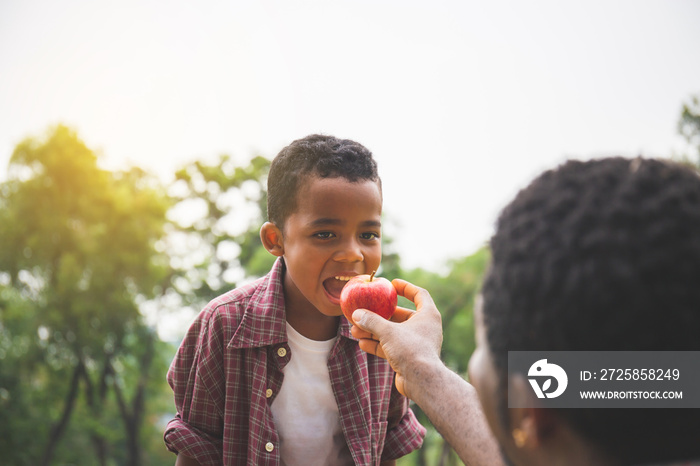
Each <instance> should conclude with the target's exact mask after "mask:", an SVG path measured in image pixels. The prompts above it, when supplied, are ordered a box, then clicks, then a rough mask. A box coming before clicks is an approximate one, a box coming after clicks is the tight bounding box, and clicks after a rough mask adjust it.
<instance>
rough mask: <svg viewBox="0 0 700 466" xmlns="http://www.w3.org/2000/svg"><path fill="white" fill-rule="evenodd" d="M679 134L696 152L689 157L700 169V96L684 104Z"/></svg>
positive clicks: (679, 123)
mask: <svg viewBox="0 0 700 466" xmlns="http://www.w3.org/2000/svg"><path fill="white" fill-rule="evenodd" d="M678 132H679V133H680V134H681V135H682V136H683V137H684V138H685V140H686V141H687V142H688V144H689V145H690V146H691V148H692V149H691V150H694V152H695V154H693V156H691V157H689V158H690V160H691V161H692V163H693V164H694V165H695V166H696V167H700V95H695V96H692V97H691V98H690V99H689V100H688V102H686V103H684V104H683V109H682V110H681V117H680V119H679V121H678Z"/></svg>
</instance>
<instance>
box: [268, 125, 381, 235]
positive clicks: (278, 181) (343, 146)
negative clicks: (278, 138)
mask: <svg viewBox="0 0 700 466" xmlns="http://www.w3.org/2000/svg"><path fill="white" fill-rule="evenodd" d="M310 176H317V177H320V178H335V177H341V178H345V179H347V180H349V181H352V182H356V181H360V180H370V181H376V182H378V183H379V189H380V192H381V180H380V178H379V174H378V172H377V163H376V161H375V160H374V159H373V158H372V153H371V152H370V151H369V150H368V149H367V148H366V147H365V146H363V145H362V144H359V143H357V142H355V141H351V140H349V139H338V138H336V137H333V136H326V135H321V134H312V135H309V136H306V137H305V138H302V139H297V140H296V141H294V142H292V143H291V144H289V145H288V146H287V147H285V148H284V149H282V150H281V151H280V153H279V154H277V157H275V158H274V160H273V161H272V164H271V165H270V172H269V174H268V177H267V218H268V220H269V221H270V222H272V223H274V224H275V225H277V227H278V228H280V229H284V222H285V221H286V220H287V217H289V215H291V214H292V213H293V212H294V210H295V209H296V202H297V199H296V197H297V193H298V192H299V188H300V187H301V185H302V183H303V181H304V180H305V179H306V178H307V177H310Z"/></svg>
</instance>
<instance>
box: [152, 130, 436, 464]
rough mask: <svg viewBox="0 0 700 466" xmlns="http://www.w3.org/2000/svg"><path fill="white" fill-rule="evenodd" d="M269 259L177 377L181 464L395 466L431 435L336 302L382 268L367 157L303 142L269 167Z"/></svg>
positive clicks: (214, 307)
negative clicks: (356, 280)
mask: <svg viewBox="0 0 700 466" xmlns="http://www.w3.org/2000/svg"><path fill="white" fill-rule="evenodd" d="M267 204H268V218H269V222H267V223H265V224H264V225H263V226H262V228H261V230H260V238H261V240H262V243H263V245H264V247H265V248H266V249H267V250H268V251H269V252H270V253H271V254H273V255H275V256H277V257H278V259H277V260H276V262H275V265H274V266H273V268H272V270H271V271H270V273H269V274H268V275H267V276H265V277H263V278H261V279H259V280H257V281H255V282H254V283H252V284H250V285H247V286H244V287H241V288H239V289H236V290H233V291H231V292H229V293H226V294H224V295H222V296H220V297H218V298H216V299H214V300H213V301H212V302H211V303H210V304H209V305H208V306H207V307H206V308H205V309H204V310H203V311H202V313H200V315H199V316H198V317H197V319H196V320H195V322H194V323H193V324H192V326H191V328H190V330H189V331H188V333H187V335H186V336H185V339H184V340H183V342H182V344H181V346H180V349H179V350H178V353H177V355H176V357H175V359H174V360H173V363H172V365H171V367H170V371H169V372H168V381H169V383H170V385H171V387H172V388H173V391H174V394H175V404H176V407H177V411H178V414H177V417H176V418H175V419H173V420H172V421H171V422H170V423H169V424H168V427H167V429H166V432H165V442H166V444H167V446H168V448H169V449H170V450H171V451H174V452H175V453H178V458H177V462H176V464H178V465H185V464H202V465H204V464H207V465H208V464H226V465H239V464H248V465H277V464H287V465H294V464H298V465H305V466H306V465H314V464H318V465H329V464H338V465H346V464H347V465H351V464H358V465H377V464H380V461H381V462H383V463H382V464H393V460H394V459H395V458H398V457H400V456H403V455H405V454H407V453H409V452H411V451H413V450H414V449H416V448H419V447H420V445H421V444H422V440H423V436H424V435H425V429H424V428H423V427H422V426H421V425H420V424H418V422H417V421H416V418H415V416H414V414H413V412H412V411H411V410H410V409H409V408H408V401H407V399H406V398H404V397H403V396H401V395H400V394H399V393H398V392H397V390H396V388H395V387H394V386H393V371H392V370H391V367H390V366H389V365H388V363H387V362H386V361H384V360H383V359H380V358H377V357H375V356H372V355H367V354H366V353H364V352H363V351H361V350H360V349H359V348H358V345H357V342H356V341H355V340H354V339H352V337H351V335H350V325H349V323H348V322H347V321H346V320H345V319H344V318H341V317H340V316H342V312H341V310H340V305H339V296H340V291H341V290H342V287H343V285H344V284H345V282H346V281H347V280H348V279H349V278H350V277H352V276H354V275H358V274H364V273H371V272H372V271H373V270H377V268H378V267H379V262H380V260H381V239H380V237H381V210H382V191H381V181H380V179H379V176H378V174H377V166H376V162H375V161H374V160H373V158H372V154H371V153H370V152H369V151H368V150H367V149H366V148H365V147H363V146H362V145H360V144H358V143H356V142H353V141H349V140H339V139H336V138H334V137H331V136H321V135H311V136H308V137H306V138H304V139H300V140H297V141H294V142H293V143H292V144H290V145H289V146H288V147H286V148H284V149H283V150H282V151H281V152H280V153H279V154H278V155H277V157H275V159H274V160H273V162H272V165H271V167H270V173H269V176H268V201H267Z"/></svg>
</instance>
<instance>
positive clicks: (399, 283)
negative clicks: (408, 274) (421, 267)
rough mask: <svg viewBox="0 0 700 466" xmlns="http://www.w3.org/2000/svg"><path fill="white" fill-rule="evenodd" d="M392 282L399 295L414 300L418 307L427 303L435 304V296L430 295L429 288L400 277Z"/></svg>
mask: <svg viewBox="0 0 700 466" xmlns="http://www.w3.org/2000/svg"><path fill="white" fill-rule="evenodd" d="M391 283H392V285H394V288H395V289H396V293H397V294H398V295H399V296H403V297H404V298H406V299H408V300H410V301H412V302H413V304H415V305H416V307H417V308H418V309H420V308H421V307H423V306H426V305H433V298H431V297H430V293H428V291H427V290H424V289H423V288H421V287H418V286H416V285H414V284H413V283H409V282H407V281H406V280H402V279H400V278H395V279H393V280H392V281H391Z"/></svg>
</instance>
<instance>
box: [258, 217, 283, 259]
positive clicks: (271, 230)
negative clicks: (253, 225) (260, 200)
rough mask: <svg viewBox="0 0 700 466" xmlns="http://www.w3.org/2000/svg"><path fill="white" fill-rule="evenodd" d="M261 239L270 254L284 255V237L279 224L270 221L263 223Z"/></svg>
mask: <svg viewBox="0 0 700 466" xmlns="http://www.w3.org/2000/svg"><path fill="white" fill-rule="evenodd" d="M260 239H261V240H262V244H263V246H265V249H267V251H268V252H269V253H270V254H272V255H273V256H277V257H281V256H283V255H284V238H283V236H282V230H280V229H279V228H278V227H277V225H275V224H274V223H270V222H265V223H263V226H262V227H261V228H260Z"/></svg>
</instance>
